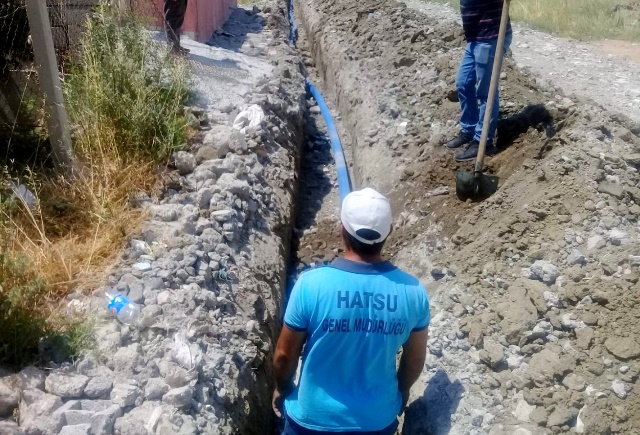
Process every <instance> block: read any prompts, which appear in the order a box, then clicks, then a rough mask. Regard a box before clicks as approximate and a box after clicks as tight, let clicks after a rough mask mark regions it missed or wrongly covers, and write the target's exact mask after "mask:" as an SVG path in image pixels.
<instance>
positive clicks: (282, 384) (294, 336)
mask: <svg viewBox="0 0 640 435" xmlns="http://www.w3.org/2000/svg"><path fill="white" fill-rule="evenodd" d="M306 338H307V333H306V331H294V330H293V329H291V328H289V327H288V326H287V325H284V326H283V327H282V332H280V338H279V339H278V345H277V346H276V351H275V355H274V356H273V372H274V375H275V380H276V389H275V391H274V392H273V400H272V403H271V404H272V406H273V412H275V413H276V415H277V416H278V417H282V412H281V409H282V402H283V400H284V399H285V398H286V397H287V396H288V395H289V394H291V391H293V389H294V387H295V386H294V383H293V378H294V376H295V375H296V370H297V369H298V359H299V358H300V354H301V353H302V346H303V345H304V342H305V340H306Z"/></svg>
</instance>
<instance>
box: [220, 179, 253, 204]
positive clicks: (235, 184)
mask: <svg viewBox="0 0 640 435" xmlns="http://www.w3.org/2000/svg"><path fill="white" fill-rule="evenodd" d="M216 184H217V185H218V186H219V187H220V189H222V190H226V191H229V192H231V193H233V194H234V195H237V196H239V197H240V198H242V199H249V195H250V194H251V186H249V183H247V182H246V181H245V180H240V179H238V178H237V177H236V176H234V175H233V174H229V173H227V174H222V175H221V176H220V178H218V181H217V182H216Z"/></svg>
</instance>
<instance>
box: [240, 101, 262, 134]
mask: <svg viewBox="0 0 640 435" xmlns="http://www.w3.org/2000/svg"><path fill="white" fill-rule="evenodd" d="M264 118H265V115H264V111H263V110H262V107H260V106H258V105H257V104H252V105H250V106H242V108H241V110H240V113H238V116H236V119H235V120H234V121H233V128H235V129H236V130H240V131H241V132H242V133H243V134H244V133H246V132H247V129H249V128H251V127H257V126H259V125H260V123H261V122H262V121H263V120H264Z"/></svg>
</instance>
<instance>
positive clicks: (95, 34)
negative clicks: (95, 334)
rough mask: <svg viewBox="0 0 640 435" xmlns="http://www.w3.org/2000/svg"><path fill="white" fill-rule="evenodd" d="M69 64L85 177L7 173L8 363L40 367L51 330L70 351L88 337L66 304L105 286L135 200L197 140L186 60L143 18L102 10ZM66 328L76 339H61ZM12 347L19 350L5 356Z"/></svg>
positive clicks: (137, 215)
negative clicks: (36, 356) (189, 137)
mask: <svg viewBox="0 0 640 435" xmlns="http://www.w3.org/2000/svg"><path fill="white" fill-rule="evenodd" d="M69 71H70V73H69V74H68V75H67V76H65V79H64V83H63V86H64V89H65V95H66V102H67V108H68V112H69V117H70V120H71V122H72V125H73V130H74V151H75V154H76V158H77V161H78V167H79V171H78V172H77V174H76V176H75V178H73V179H65V178H64V177H63V176H61V175H59V173H57V172H54V171H52V170H50V169H43V167H33V165H31V166H29V165H26V166H24V165H23V166H20V170H19V171H16V170H15V168H16V165H15V162H12V161H8V162H6V168H5V176H4V177H2V178H4V180H5V185H4V188H0V231H1V232H0V237H1V239H0V252H1V253H2V255H1V258H0V317H3V318H4V320H3V322H0V326H2V328H0V364H2V363H4V364H8V365H13V366H19V365H20V364H22V363H27V362H30V360H29V359H30V358H29V356H32V355H33V350H34V344H36V345H37V343H38V341H41V340H42V339H44V338H46V337H53V338H56V337H57V338H56V340H58V341H64V342H65V343H70V344H69V346H71V347H73V345H74V344H73V343H79V342H82V340H81V339H78V338H77V337H76V336H77V335H78V334H77V332H78V331H79V330H82V328H78V327H77V325H76V324H75V323H69V322H67V321H64V320H61V318H60V316H59V315H58V313H57V305H58V303H57V301H59V300H60V299H61V298H62V297H64V296H65V295H67V294H68V292H69V291H70V290H72V289H80V290H83V289H90V288H92V287H94V286H96V285H97V284H98V283H99V282H100V279H101V277H102V276H103V274H102V272H103V270H104V268H105V267H106V266H107V265H109V264H111V263H112V262H113V260H114V257H115V256H116V255H117V254H118V252H119V251H120V249H121V247H122V243H123V241H124V240H126V239H127V238H128V237H129V236H130V235H131V234H132V232H135V231H137V230H138V229H139V228H140V225H141V223H142V221H143V218H144V216H143V214H142V212H141V211H140V210H139V209H135V208H132V207H131V199H132V196H134V195H136V194H138V193H139V192H150V191H151V190H152V187H153V185H154V183H155V182H156V176H155V175H154V170H155V169H156V168H157V167H158V166H162V165H165V164H166V163H167V161H168V159H169V157H170V155H171V153H172V152H173V151H174V150H175V149H177V148H180V147H181V146H183V145H184V144H185V141H186V120H185V118H184V116H183V113H182V112H183V105H184V103H185V101H186V99H187V98H188V95H189V85H190V78H189V73H188V71H187V65H186V64H185V62H184V61H182V60H180V59H178V58H177V57H175V56H173V55H172V54H171V53H170V52H169V50H168V48H167V47H166V46H165V45H164V44H161V43H158V42H156V41H153V40H152V39H151V36H150V34H149V33H148V32H146V31H145V30H144V27H143V26H142V25H141V24H140V23H139V22H137V21H136V20H135V19H133V17H130V16H124V15H121V12H117V11H114V10H111V9H109V8H108V7H106V6H102V7H101V8H99V9H98V11H97V13H96V15H95V19H94V20H92V21H91V22H90V23H89V24H88V25H87V32H86V35H85V37H84V40H83V45H82V51H81V53H80V55H79V60H78V63H77V65H75V66H74V67H73V68H71V69H70V70H69ZM25 168H26V169H25ZM16 172H18V175H16ZM11 182H13V183H15V184H17V183H21V184H23V185H26V186H27V187H28V188H29V190H30V191H31V192H32V193H33V194H34V197H35V198H36V200H35V201H34V203H33V204H31V205H29V204H27V203H26V202H25V201H24V200H21V199H20V196H19V195H15V194H14V193H13V191H12V188H11V184H10V183H11ZM15 184H14V186H15ZM5 311H6V312H5ZM7 319H8V320H7ZM23 330H29V331H30V332H29V334H27V335H26V339H25V340H19V341H15V340H14V341H11V338H12V337H13V338H15V337H18V336H19V335H20V334H21V331H23ZM61 330H62V334H61V333H60V332H61ZM65 331H67V332H69V334H67V336H69V335H70V336H72V337H76V338H73V339H69V340H61V339H60V337H62V336H65V335H64V333H65ZM7 342H11V343H13V346H9V347H6V348H5V350H6V349H10V350H11V351H10V352H9V351H6V352H3V351H2V349H3V346H2V345H3V344H4V343H7ZM15 346H18V349H15V351H14V350H12V349H13V348H15ZM20 346H23V347H24V349H22V350H21V349H19V348H20ZM71 350H73V349H71Z"/></svg>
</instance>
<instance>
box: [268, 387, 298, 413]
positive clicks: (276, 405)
mask: <svg viewBox="0 0 640 435" xmlns="http://www.w3.org/2000/svg"><path fill="white" fill-rule="evenodd" d="M292 391H293V386H291V387H289V388H287V390H286V391H280V390H279V389H277V388H276V389H275V390H273V398H272V399H271V407H272V408H273V412H274V413H275V414H276V416H277V417H278V418H282V405H283V403H284V399H286V398H287V396H288V395H289V394H291V392H292Z"/></svg>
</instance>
